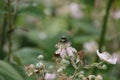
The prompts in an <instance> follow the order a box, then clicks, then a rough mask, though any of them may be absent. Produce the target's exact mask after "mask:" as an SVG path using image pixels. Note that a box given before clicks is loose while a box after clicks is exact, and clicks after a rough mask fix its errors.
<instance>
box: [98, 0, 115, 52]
mask: <svg viewBox="0 0 120 80" xmlns="http://www.w3.org/2000/svg"><path fill="white" fill-rule="evenodd" d="M113 1H114V0H109V1H108V4H107V8H106V14H105V16H104V19H103V25H102V31H101V35H100V43H99V51H101V50H102V46H103V44H104V41H105V34H106V29H107V22H108V16H109V12H110V9H111V7H112V3H113Z"/></svg>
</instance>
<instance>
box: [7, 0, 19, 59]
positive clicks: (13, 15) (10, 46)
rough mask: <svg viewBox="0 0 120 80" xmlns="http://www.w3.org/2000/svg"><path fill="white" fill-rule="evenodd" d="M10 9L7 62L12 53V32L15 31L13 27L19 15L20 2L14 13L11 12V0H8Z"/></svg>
mask: <svg viewBox="0 0 120 80" xmlns="http://www.w3.org/2000/svg"><path fill="white" fill-rule="evenodd" d="M8 7H9V11H8V15H9V31H8V42H9V44H8V49H9V52H8V56H7V57H8V58H7V60H10V56H11V53H12V32H13V30H14V28H13V26H14V22H15V16H16V13H17V9H18V0H16V5H15V8H14V11H13V13H12V12H11V10H10V0H8Z"/></svg>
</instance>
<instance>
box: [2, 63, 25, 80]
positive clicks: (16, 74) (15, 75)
mask: <svg viewBox="0 0 120 80" xmlns="http://www.w3.org/2000/svg"><path fill="white" fill-rule="evenodd" d="M14 67H16V68H14ZM0 80H27V76H26V74H25V72H24V71H23V70H21V69H20V67H18V66H17V65H16V66H15V65H13V64H10V63H8V62H5V61H0Z"/></svg>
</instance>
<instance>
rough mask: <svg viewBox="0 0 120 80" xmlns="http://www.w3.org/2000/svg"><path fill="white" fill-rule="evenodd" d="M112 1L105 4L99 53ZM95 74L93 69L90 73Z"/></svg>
mask: <svg viewBox="0 0 120 80" xmlns="http://www.w3.org/2000/svg"><path fill="white" fill-rule="evenodd" d="M113 1H114V0H109V1H108V3H107V7H106V14H105V16H104V18H103V25H102V30H101V35H100V42H99V51H101V50H102V47H103V44H104V41H105V34H106V29H107V22H108V16H109V12H110V9H111V7H112V3H113ZM95 61H98V57H97V56H96V59H95ZM95 72H96V69H94V70H93V72H92V73H95Z"/></svg>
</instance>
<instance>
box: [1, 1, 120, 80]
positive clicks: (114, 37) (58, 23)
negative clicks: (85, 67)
mask: <svg viewBox="0 0 120 80" xmlns="http://www.w3.org/2000/svg"><path fill="white" fill-rule="evenodd" d="M8 1H9V0H0V80H34V78H29V77H27V75H26V73H25V71H24V66H25V65H27V64H31V63H33V64H34V63H35V62H37V61H38V60H37V56H38V55H39V54H42V55H44V56H45V64H47V65H49V64H53V60H52V57H53V54H54V53H55V50H56V48H55V44H56V43H57V42H59V40H60V38H61V36H63V35H65V36H67V38H68V39H69V40H70V41H71V43H72V46H74V47H75V48H76V49H77V50H78V51H79V50H84V47H83V45H84V43H86V42H88V41H90V40H94V41H96V42H97V43H98V44H99V39H100V34H101V28H102V24H103V18H104V15H105V10H106V5H107V1H108V0H61V1H59V0H11V2H10V7H8ZM119 5H120V1H119V0H114V2H113V3H112V8H111V10H110V15H109V19H108V24H107V26H108V27H107V33H106V36H105V42H104V45H103V50H107V51H109V52H114V53H117V55H119V56H120V27H119V26H120V6H119ZM16 6H18V7H17V8H16ZM16 9H17V10H16ZM15 10H16V13H15V15H12V14H13V13H14V11H15ZM9 13H10V15H9ZM13 16H14V21H13V22H12V27H13V28H12V29H13V30H10V27H9V23H10V22H9V19H10V18H11V17H13ZM116 16H117V17H116ZM9 34H11V35H12V38H11V41H12V46H11V50H12V52H11V54H10V60H9V61H7V60H6V57H7V56H8V55H7V54H8V53H9V47H8V46H9V39H8V37H9V36H10V35H9ZM95 53H96V52H93V54H91V53H89V52H87V53H86V61H88V62H87V63H92V61H94V59H95V57H94V56H96V54H95ZM119 67H120V64H117V65H115V67H114V66H112V65H109V67H108V71H103V72H102V71H97V73H100V74H101V75H102V76H104V80H119V78H120V73H119V70H118V69H119ZM70 70H73V69H72V68H71V67H70V68H68V69H67V70H66V71H68V72H69V73H70V74H72V73H71V72H72V71H70ZM90 72H91V71H87V74H90ZM87 74H86V75H87ZM108 76H109V77H108Z"/></svg>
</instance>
